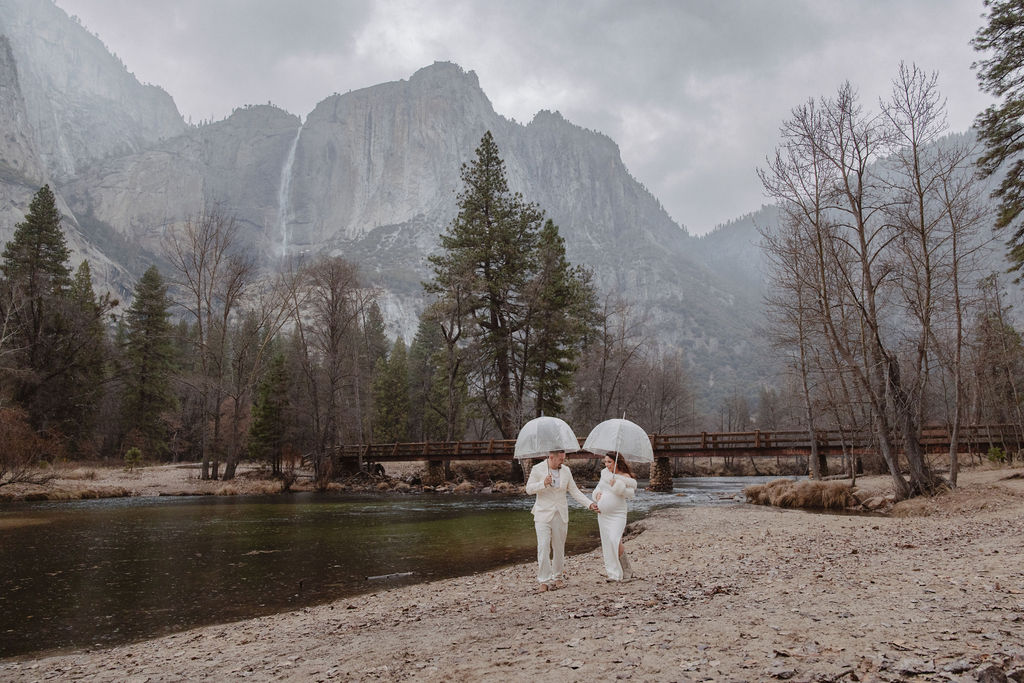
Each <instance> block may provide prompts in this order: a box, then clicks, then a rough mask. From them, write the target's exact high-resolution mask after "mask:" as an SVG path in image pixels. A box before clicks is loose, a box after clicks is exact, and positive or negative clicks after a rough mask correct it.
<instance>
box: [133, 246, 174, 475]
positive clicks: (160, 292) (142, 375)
mask: <svg viewBox="0 0 1024 683" xmlns="http://www.w3.org/2000/svg"><path fill="white" fill-rule="evenodd" d="M169 308H170V300H169V299H168V298H167V286H166V285H165V284H164V281H163V278H162V277H161V276H160V271H159V270H158V269H157V268H156V266H150V268H149V269H148V270H147V271H146V272H145V273H143V275H142V277H141V278H140V279H139V282H138V284H137V285H136V286H135V298H134V299H133V300H132V304H131V306H130V307H129V308H128V311H127V313H126V314H125V321H124V332H123V339H124V342H123V343H124V359H125V372H124V393H123V405H122V412H123V416H124V420H125V426H126V428H127V430H128V431H134V432H135V433H136V434H137V435H138V437H139V438H141V440H142V441H143V445H144V447H145V448H146V450H148V451H149V454H151V455H162V454H163V453H164V452H166V450H167V422H166V413H167V412H168V411H171V410H173V409H174V407H175V404H176V399H175V394H174V388H173V386H172V385H171V382H172V379H173V376H174V371H175V356H176V349H175V345H174V335H173V332H174V328H173V326H172V325H171V322H170V312H169ZM133 445H134V444H133Z"/></svg>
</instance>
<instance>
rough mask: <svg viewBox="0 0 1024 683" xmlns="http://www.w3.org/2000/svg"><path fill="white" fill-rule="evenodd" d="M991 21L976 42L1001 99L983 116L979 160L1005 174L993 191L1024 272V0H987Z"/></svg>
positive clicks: (988, 85) (980, 65)
mask: <svg viewBox="0 0 1024 683" xmlns="http://www.w3.org/2000/svg"><path fill="white" fill-rule="evenodd" d="M985 7H986V8H987V9H988V23H987V24H986V25H985V26H983V27H982V28H981V29H979V31H978V33H977V35H976V36H975V38H974V40H973V41H972V44H973V45H974V48H975V49H976V50H979V51H981V52H985V53H988V56H987V57H986V58H984V59H981V60H979V61H978V62H977V63H976V64H975V65H974V66H975V68H976V69H977V70H978V81H979V84H980V86H981V89H982V90H983V91H984V92H986V93H988V94H990V95H993V96H995V97H997V98H999V100H1000V101H999V102H997V103H996V104H993V105H990V106H989V107H988V108H987V109H985V111H984V112H982V113H981V114H979V115H978V118H977V120H976V121H975V126H976V127H977V129H978V137H979V138H980V139H981V142H982V144H983V145H984V147H985V152H984V154H982V156H981V157H980V158H979V159H978V165H979V166H980V168H981V172H982V174H983V175H986V176H990V175H993V174H995V173H996V172H997V171H1000V170H1003V171H1004V172H1005V175H1004V176H1003V179H1002V181H1001V182H1000V184H999V187H997V188H996V189H995V191H994V192H993V193H992V194H993V196H994V197H995V198H996V199H998V200H999V208H998V212H997V214H996V227H997V228H1004V229H1005V228H1009V229H1010V230H1011V237H1010V239H1009V240H1008V241H1007V246H1008V247H1009V250H1010V253H1009V256H1010V260H1011V262H1012V263H1013V264H1014V267H1015V269H1016V270H1017V271H1021V270H1022V269H1024V220H1022V218H1024V216H1022V213H1024V0H985Z"/></svg>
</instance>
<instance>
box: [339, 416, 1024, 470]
mask: <svg viewBox="0 0 1024 683" xmlns="http://www.w3.org/2000/svg"><path fill="white" fill-rule="evenodd" d="M649 437H650V439H651V446H652V447H653V449H654V454H655V456H666V457H673V456H680V455H687V454H689V455H696V454H699V453H707V452H709V451H714V452H723V454H725V453H727V452H730V451H732V452H737V453H738V452H741V451H742V452H746V453H756V452H759V451H760V452H763V454H764V455H772V454H776V453H780V452H781V453H784V452H807V451H809V449H810V438H809V435H808V432H807V430H780V431H761V430H754V431H748V432H700V433H697V434H650V435H649ZM815 437H816V438H815V440H816V441H817V444H818V447H819V448H823V449H827V450H829V451H832V452H836V451H838V450H840V449H841V448H843V447H846V448H848V449H864V448H869V447H871V446H872V445H873V437H872V435H871V434H870V433H869V432H864V431H843V430H838V429H833V430H821V431H818V432H816V434H815ZM949 440H950V435H949V432H948V430H947V429H946V428H945V427H944V426H929V427H926V428H925V429H923V430H922V434H921V445H922V447H924V448H926V449H931V450H936V449H938V448H943V447H948V446H949ZM957 440H958V441H959V444H960V447H962V448H970V447H972V446H978V447H987V446H988V445H994V444H999V443H1008V444H1015V443H1018V441H1020V434H1019V432H1018V430H1017V429H1016V428H1015V427H1014V426H1013V425H1010V424H991V425H964V426H962V427H961V428H960V432H959V435H958V439H957ZM582 446H583V439H580V447H581V448H582ZM514 450H515V439H488V440H484V441H420V442H409V443H382V444H349V445H345V446H342V447H341V448H339V449H338V451H337V452H336V453H335V455H336V457H341V458H345V459H349V458H358V457H362V458H363V459H365V460H369V461H372V462H386V461H405V460H434V459H437V460H441V459H458V460H471V459H473V458H480V459H489V460H497V459H503V458H509V459H511V458H512V455H513V453H514ZM572 457H576V458H579V457H596V456H591V455H590V454H587V453H583V452H581V453H579V454H574V455H573V456H572Z"/></svg>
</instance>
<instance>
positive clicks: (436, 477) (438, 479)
mask: <svg viewBox="0 0 1024 683" xmlns="http://www.w3.org/2000/svg"><path fill="white" fill-rule="evenodd" d="M444 481H445V479H444V460H428V461H427V482H426V483H427V485H428V486H440V485H441V484H443V483H444Z"/></svg>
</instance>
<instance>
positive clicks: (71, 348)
mask: <svg viewBox="0 0 1024 683" xmlns="http://www.w3.org/2000/svg"><path fill="white" fill-rule="evenodd" d="M69 254H70V252H69V250H68V247H67V243H66V242H65V239H64V233H63V232H62V230H61V225H60V213H59V212H58V211H57V207H56V201H55V199H54V196H53V193H52V192H51V191H50V188H49V186H44V187H42V188H41V189H40V190H39V191H38V192H37V193H36V195H35V197H33V199H32V202H31V204H30V206H29V212H28V214H26V216H25V220H24V221H23V222H21V223H19V224H18V225H17V226H16V228H15V231H14V237H13V238H12V240H11V241H10V242H8V243H7V245H6V246H5V247H4V250H3V257H2V262H0V271H2V273H3V276H4V280H3V290H4V295H3V298H2V304H0V305H2V306H3V307H4V309H5V310H4V311H3V316H2V317H3V319H5V320H7V321H9V324H10V325H11V335H10V340H9V341H8V343H9V348H12V349H16V353H13V354H12V356H11V358H10V363H9V365H8V368H9V369H10V370H12V372H10V373H9V374H8V377H7V379H8V381H9V384H10V386H11V394H12V396H13V398H14V400H15V402H16V403H18V404H20V405H21V406H22V407H23V408H24V409H25V410H26V411H27V412H28V414H29V418H30V421H31V423H32V425H33V427H35V428H36V429H39V430H44V429H59V430H61V431H62V432H63V433H64V435H65V436H68V437H70V438H71V442H72V445H73V447H82V446H83V445H84V444H85V443H86V442H87V440H88V438H89V436H90V435H89V434H88V433H87V432H88V425H89V424H90V423H91V419H90V417H89V415H88V414H89V413H91V412H92V411H94V410H95V406H96V404H97V401H95V400H94V399H95V394H94V393H93V392H95V391H98V388H99V386H100V383H99V381H98V379H97V378H98V377H101V376H102V374H101V369H102V367H103V365H104V362H105V348H104V345H105V328H104V327H103V318H104V316H105V315H106V313H107V312H108V311H109V310H110V308H112V307H113V306H114V305H115V304H116V302H114V301H112V300H111V299H110V298H109V297H106V296H105V297H102V298H101V299H97V298H96V296H95V294H94V292H93V290H92V278H91V273H90V271H89V266H88V264H87V263H83V264H82V266H81V267H80V268H79V271H78V273H77V274H76V278H75V281H74V282H73V281H72V279H71V271H70V269H69V267H68V265H67V260H68V256H69ZM97 373H100V374H97Z"/></svg>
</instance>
